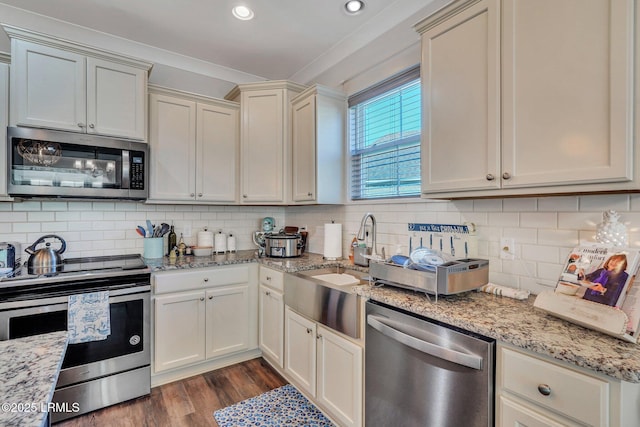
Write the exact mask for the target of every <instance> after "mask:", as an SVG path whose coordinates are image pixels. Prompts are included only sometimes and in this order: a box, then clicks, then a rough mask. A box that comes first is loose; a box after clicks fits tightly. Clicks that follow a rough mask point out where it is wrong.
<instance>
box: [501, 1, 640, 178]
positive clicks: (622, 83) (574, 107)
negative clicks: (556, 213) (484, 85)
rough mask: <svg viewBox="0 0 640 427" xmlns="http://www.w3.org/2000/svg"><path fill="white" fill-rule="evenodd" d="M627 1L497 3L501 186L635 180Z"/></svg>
mask: <svg viewBox="0 0 640 427" xmlns="http://www.w3.org/2000/svg"><path fill="white" fill-rule="evenodd" d="M634 4H635V2H634V1H632V0H591V1H588V2H584V1H581V0H518V1H515V0H506V1H504V2H503V61H502V75H503V84H502V87H503V136H502V138H503V172H504V173H507V174H509V179H503V182H502V185H503V187H505V188H506V187H526V186H551V185H561V184H576V183H601V182H622V181H628V180H631V179H632V153H633V114H632V112H633V103H634V98H633V63H634V56H633V45H634V40H635V38H634V30H633V22H634V13H633V12H634Z"/></svg>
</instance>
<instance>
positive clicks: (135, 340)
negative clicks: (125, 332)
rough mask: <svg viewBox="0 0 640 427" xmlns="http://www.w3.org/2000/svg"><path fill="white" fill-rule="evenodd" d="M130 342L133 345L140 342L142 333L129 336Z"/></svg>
mask: <svg viewBox="0 0 640 427" xmlns="http://www.w3.org/2000/svg"><path fill="white" fill-rule="evenodd" d="M129 344H131V345H138V344H140V335H133V336H132V337H131V338H129Z"/></svg>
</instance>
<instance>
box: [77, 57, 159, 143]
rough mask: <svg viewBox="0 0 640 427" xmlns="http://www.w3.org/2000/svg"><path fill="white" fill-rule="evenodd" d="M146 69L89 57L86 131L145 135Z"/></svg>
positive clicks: (143, 137)
mask: <svg viewBox="0 0 640 427" xmlns="http://www.w3.org/2000/svg"><path fill="white" fill-rule="evenodd" d="M146 87H147V72H146V71H145V70H142V69H139V68H135V67H130V66H126V65H122V64H118V63H115V62H109V61H104V60H101V59H96V58H87V133H95V134H99V135H108V136H116V137H122V138H131V139H140V140H144V139H146V138H145V137H146V123H147V116H146V111H147V109H146V100H145V97H146Z"/></svg>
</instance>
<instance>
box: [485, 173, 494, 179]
mask: <svg viewBox="0 0 640 427" xmlns="http://www.w3.org/2000/svg"><path fill="white" fill-rule="evenodd" d="M494 179H496V177H495V176H493V174H490V173H488V174H487V181H493V180H494Z"/></svg>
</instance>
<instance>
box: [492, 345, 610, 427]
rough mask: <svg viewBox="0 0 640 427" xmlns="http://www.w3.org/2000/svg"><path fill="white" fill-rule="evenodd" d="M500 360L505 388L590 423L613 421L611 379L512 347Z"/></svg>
mask: <svg viewBox="0 0 640 427" xmlns="http://www.w3.org/2000/svg"><path fill="white" fill-rule="evenodd" d="M500 363H501V366H500V369H501V371H502V373H503V374H502V384H499V387H501V388H502V390H504V391H509V392H511V393H514V394H516V395H519V396H522V397H523V398H525V399H527V400H529V401H531V402H535V403H536V404H538V405H541V406H544V407H546V408H549V409H552V410H554V411H557V412H559V413H561V414H563V415H565V416H567V417H570V418H573V419H575V420H578V421H580V422H582V423H586V424H588V425H594V426H596V425H597V426H607V425H609V412H608V405H609V383H608V382H606V381H604V380H601V379H598V378H595V377H591V376H589V375H585V374H582V373H579V372H577V371H574V370H572V369H570V368H566V367H563V366H561V365H560V364H556V363H553V362H548V361H545V360H542V359H538V358H536V357H533V356H529V355H527V354H524V353H521V352H519V351H514V350H511V349H508V348H501V362H500ZM544 386H548V390H549V393H548V395H544V394H543V390H539V388H540V389H542V387H544Z"/></svg>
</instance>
